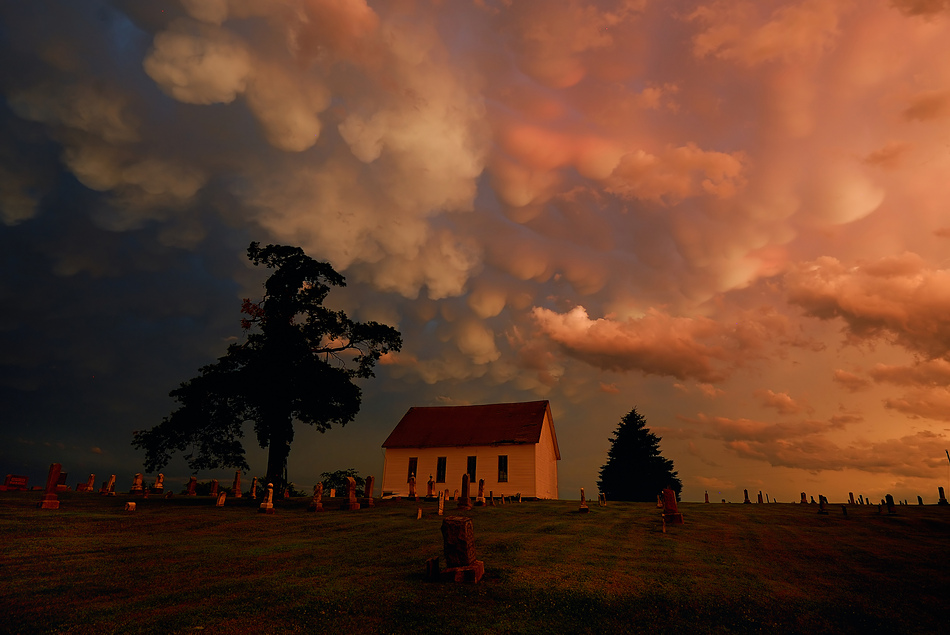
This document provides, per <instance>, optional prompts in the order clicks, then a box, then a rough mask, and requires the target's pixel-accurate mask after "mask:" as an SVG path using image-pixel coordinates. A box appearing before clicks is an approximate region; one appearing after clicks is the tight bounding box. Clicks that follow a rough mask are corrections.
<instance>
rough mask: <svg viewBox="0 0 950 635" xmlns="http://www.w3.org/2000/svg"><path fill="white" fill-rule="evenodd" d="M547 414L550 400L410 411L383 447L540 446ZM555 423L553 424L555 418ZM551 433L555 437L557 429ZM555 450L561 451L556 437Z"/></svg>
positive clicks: (440, 407) (549, 411)
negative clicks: (527, 444) (535, 444)
mask: <svg viewBox="0 0 950 635" xmlns="http://www.w3.org/2000/svg"><path fill="white" fill-rule="evenodd" d="M545 413H547V415H548V416H550V415H551V406H550V404H549V403H548V402H547V401H528V402H524V403H496V404H485V405H481V406H432V407H426V408H410V409H409V411H408V412H406V414H405V415H403V418H402V419H401V420H400V421H399V423H398V424H397V425H396V428H395V429H394V430H393V431H392V433H390V435H389V437H388V438H387V439H386V441H385V442H384V443H383V447H384V448H439V447H454V446H470V445H495V444H509V443H511V444H523V443H537V442H538V441H540V440H541V429H542V426H543V425H544V415H545ZM551 421H552V423H553V421H554V418H553V417H552V418H551ZM551 433H552V434H554V429H553V427H552V430H551ZM554 447H555V448H557V440H556V438H555V441H554ZM558 458H560V456H559V457H558Z"/></svg>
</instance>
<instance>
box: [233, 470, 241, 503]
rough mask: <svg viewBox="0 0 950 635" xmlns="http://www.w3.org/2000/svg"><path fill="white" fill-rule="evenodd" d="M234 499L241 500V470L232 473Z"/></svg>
mask: <svg viewBox="0 0 950 635" xmlns="http://www.w3.org/2000/svg"><path fill="white" fill-rule="evenodd" d="M231 492H232V493H233V496H234V498H241V470H238V471H236V472H235V473H234V483H233V484H232V485H231Z"/></svg>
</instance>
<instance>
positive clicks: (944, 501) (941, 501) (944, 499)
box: [937, 487, 950, 505]
mask: <svg viewBox="0 0 950 635" xmlns="http://www.w3.org/2000/svg"><path fill="white" fill-rule="evenodd" d="M937 493H938V494H940V499H939V500H938V501H937V504H938V505H950V503H948V502H947V497H946V496H945V495H944V493H943V488H942V487H938V488H937Z"/></svg>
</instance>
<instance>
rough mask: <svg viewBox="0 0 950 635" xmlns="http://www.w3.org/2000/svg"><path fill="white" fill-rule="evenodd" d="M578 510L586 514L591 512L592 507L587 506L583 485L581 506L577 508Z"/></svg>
mask: <svg viewBox="0 0 950 635" xmlns="http://www.w3.org/2000/svg"><path fill="white" fill-rule="evenodd" d="M577 511H579V512H580V513H582V514H586V513H588V512H590V507H588V506H587V500H586V499H585V498H584V488H583V487H582V488H581V506H580V507H578V508H577Z"/></svg>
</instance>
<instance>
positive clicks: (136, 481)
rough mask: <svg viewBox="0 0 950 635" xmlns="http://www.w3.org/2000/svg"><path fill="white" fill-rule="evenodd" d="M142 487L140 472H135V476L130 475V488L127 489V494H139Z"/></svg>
mask: <svg viewBox="0 0 950 635" xmlns="http://www.w3.org/2000/svg"><path fill="white" fill-rule="evenodd" d="M144 489H145V488H144V486H143V485H142V473H141V472H136V473H135V476H133V477H132V488H131V489H130V490H129V494H141V493H142V490H144Z"/></svg>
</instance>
